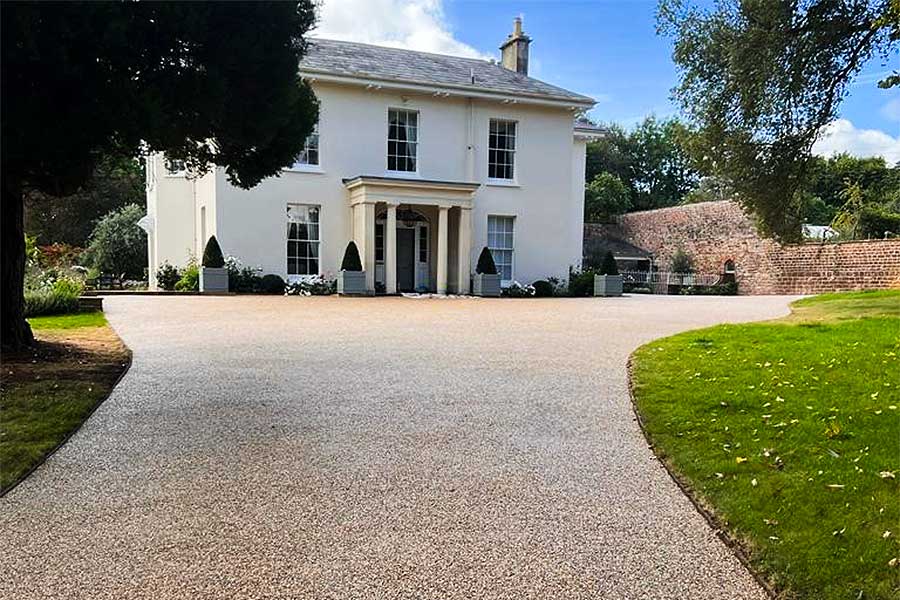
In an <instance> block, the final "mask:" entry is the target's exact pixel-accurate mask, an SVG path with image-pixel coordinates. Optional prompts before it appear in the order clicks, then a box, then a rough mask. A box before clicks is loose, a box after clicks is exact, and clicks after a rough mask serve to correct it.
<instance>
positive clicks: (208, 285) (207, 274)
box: [200, 267, 228, 294]
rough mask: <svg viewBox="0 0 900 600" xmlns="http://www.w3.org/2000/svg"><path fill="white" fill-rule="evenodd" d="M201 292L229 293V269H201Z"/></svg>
mask: <svg viewBox="0 0 900 600" xmlns="http://www.w3.org/2000/svg"><path fill="white" fill-rule="evenodd" d="M200 292H201V293H204V294H227V293H228V269H226V268H225V267H222V268H213V267H200Z"/></svg>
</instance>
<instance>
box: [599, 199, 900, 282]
mask: <svg viewBox="0 0 900 600" xmlns="http://www.w3.org/2000/svg"><path fill="white" fill-rule="evenodd" d="M585 235H586V236H589V235H617V236H619V237H621V238H622V239H624V240H625V241H627V242H629V243H631V244H634V245H635V246H638V247H640V248H643V249H645V250H648V251H650V252H652V253H653V256H654V260H655V262H656V264H658V265H659V268H660V269H661V270H667V269H668V268H669V263H670V261H671V258H672V255H673V254H674V253H675V251H676V250H677V249H678V248H679V247H680V248H682V249H684V251H685V252H687V253H688V254H690V255H691V256H692V257H693V259H694V263H695V267H696V270H697V271H698V272H702V273H720V272H722V267H723V265H724V264H725V261H726V260H729V259H730V260H733V261H734V262H735V266H736V268H737V274H736V277H737V281H738V289H739V290H740V293H742V294H807V293H818V292H828V291H841V290H860V289H875V288H889V287H894V288H896V287H900V239H894V240H873V241H860V242H842V243H832V244H822V243H808V244H792V245H786V246H782V245H780V244H778V243H776V242H774V241H772V240H769V239H764V238H761V237H760V236H759V234H757V232H756V227H755V226H754V223H753V221H752V220H751V219H750V218H749V217H748V216H747V215H746V214H744V212H743V210H742V209H741V208H740V206H739V205H738V204H737V203H734V202H706V203H701V204H690V205H687V206H676V207H672V208H663V209H659V210H651V211H644V212H637V213H630V214H627V215H624V216H623V217H622V218H621V220H620V222H619V224H618V227H616V226H608V225H606V226H601V227H599V228H598V227H597V226H595V225H585Z"/></svg>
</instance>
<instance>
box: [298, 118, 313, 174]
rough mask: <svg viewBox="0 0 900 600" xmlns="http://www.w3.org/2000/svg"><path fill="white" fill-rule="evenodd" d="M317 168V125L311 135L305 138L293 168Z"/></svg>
mask: <svg viewBox="0 0 900 600" xmlns="http://www.w3.org/2000/svg"><path fill="white" fill-rule="evenodd" d="M309 166H319V124H318V123H316V124H315V125H314V126H313V130H312V133H310V134H309V135H308V136H307V137H306V142H304V144H303V150H301V151H300V154H299V155H298V156H297V160H296V161H295V162H294V167H295V168H297V167H300V168H302V167H309Z"/></svg>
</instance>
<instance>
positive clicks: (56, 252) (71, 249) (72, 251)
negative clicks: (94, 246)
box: [37, 243, 84, 269]
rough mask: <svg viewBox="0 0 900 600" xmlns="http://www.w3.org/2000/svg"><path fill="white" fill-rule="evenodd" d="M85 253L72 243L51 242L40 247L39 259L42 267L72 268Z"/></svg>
mask: <svg viewBox="0 0 900 600" xmlns="http://www.w3.org/2000/svg"><path fill="white" fill-rule="evenodd" d="M83 253H84V250H83V249H82V248H79V247H78V246H73V245H72V244H60V243H56V244H50V245H49V246H40V247H39V248H38V254H37V260H38V262H39V263H40V265H41V266H42V267H58V268H66V269H68V268H71V267H72V266H73V265H75V264H76V263H77V262H78V259H79V258H80V257H81V255H82V254H83Z"/></svg>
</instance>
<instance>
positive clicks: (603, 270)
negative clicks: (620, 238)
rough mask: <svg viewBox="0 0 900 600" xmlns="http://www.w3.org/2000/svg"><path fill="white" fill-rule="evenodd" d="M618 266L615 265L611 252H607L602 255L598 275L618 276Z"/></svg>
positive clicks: (614, 258)
mask: <svg viewBox="0 0 900 600" xmlns="http://www.w3.org/2000/svg"><path fill="white" fill-rule="evenodd" d="M618 274H619V266H618V265H617V264H616V257H615V256H613V253H612V252H609V251H607V252H606V254H604V255H603V263H602V264H601V265H600V275H618Z"/></svg>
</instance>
